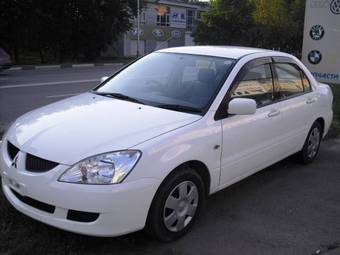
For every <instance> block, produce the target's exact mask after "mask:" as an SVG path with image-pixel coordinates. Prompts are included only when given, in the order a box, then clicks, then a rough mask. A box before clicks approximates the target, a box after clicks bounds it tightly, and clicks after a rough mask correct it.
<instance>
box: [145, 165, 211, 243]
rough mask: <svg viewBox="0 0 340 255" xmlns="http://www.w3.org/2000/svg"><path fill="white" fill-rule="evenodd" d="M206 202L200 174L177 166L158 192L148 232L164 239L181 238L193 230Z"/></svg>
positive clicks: (161, 239) (147, 225)
mask: <svg viewBox="0 0 340 255" xmlns="http://www.w3.org/2000/svg"><path fill="white" fill-rule="evenodd" d="M205 201H206V190H205V186H204V182H203V180H202V178H201V176H200V175H199V174H198V173H197V172H196V171H195V170H194V169H192V168H190V167H182V168H179V169H177V170H176V171H175V172H174V173H173V174H170V175H169V176H168V177H167V178H166V179H165V180H164V181H163V182H162V184H161V185H160V187H159V189H158V190H157V192H156V195H155V197H154V199H153V201H152V204H151V207H150V210H149V214H148V218H147V222H146V228H145V230H146V232H147V233H148V234H149V235H150V236H151V237H153V238H155V239H157V240H159V241H161V242H171V241H174V240H176V239H178V238H180V237H181V236H183V235H184V234H186V233H187V232H188V231H189V230H190V229H191V227H192V226H193V224H194V222H195V221H196V219H197V218H198V216H199V215H200V213H201V211H202V208H204V205H205Z"/></svg>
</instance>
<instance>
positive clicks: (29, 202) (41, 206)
mask: <svg viewBox="0 0 340 255" xmlns="http://www.w3.org/2000/svg"><path fill="white" fill-rule="evenodd" d="M11 191H12V193H13V194H14V195H15V196H16V197H17V199H19V200H20V201H21V202H23V203H25V204H27V205H29V206H32V207H34V208H36V209H39V210H41V211H44V212H47V213H51V214H53V213H54V210H55V206H53V205H49V204H45V203H43V202H40V201H38V200H35V199H33V198H30V197H24V196H22V195H20V194H19V193H18V192H16V191H15V190H14V189H11Z"/></svg>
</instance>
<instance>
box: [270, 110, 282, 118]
mask: <svg viewBox="0 0 340 255" xmlns="http://www.w3.org/2000/svg"><path fill="white" fill-rule="evenodd" d="M280 113H281V112H280V110H271V111H270V112H269V113H268V117H269V118H272V117H275V116H278V115H280Z"/></svg>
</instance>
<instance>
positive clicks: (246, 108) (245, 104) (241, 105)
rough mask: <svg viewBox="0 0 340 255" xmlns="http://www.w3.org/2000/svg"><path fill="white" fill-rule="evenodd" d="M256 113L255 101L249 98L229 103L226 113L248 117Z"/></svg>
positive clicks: (237, 99)
mask: <svg viewBox="0 0 340 255" xmlns="http://www.w3.org/2000/svg"><path fill="white" fill-rule="evenodd" d="M255 112H256V101H255V100H254V99H250V98H234V99H232V100H231V101H230V102H229V105H228V113H229V114H235V115H250V114H254V113H255Z"/></svg>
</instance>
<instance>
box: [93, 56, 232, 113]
mask: <svg viewBox="0 0 340 255" xmlns="http://www.w3.org/2000/svg"><path fill="white" fill-rule="evenodd" d="M234 61H235V60H234V59H227V58H220V57H212V56H201V55H189V54H178V53H160V52H155V53H152V54H149V55H147V56H145V57H143V58H141V59H140V60H138V61H136V62H135V63H133V64H132V65H130V66H128V67H127V68H125V69H124V70H122V71H121V72H119V73H118V74H117V75H115V76H113V77H112V78H111V79H109V80H107V81H106V82H104V84H102V85H100V86H99V87H98V88H96V89H95V90H94V93H97V94H101V95H104V96H111V97H114V98H119V99H122V100H128V101H133V102H137V103H138V102H139V103H143V104H148V105H152V106H156V107H161V108H166V109H172V110H177V111H183V112H192V113H198V114H199V113H202V112H203V111H204V109H206V107H207V106H209V103H210V102H211V101H212V99H213V97H214V96H215V95H216V93H217V92H218V91H219V89H220V86H221V84H222V81H223V80H224V79H225V78H226V75H227V73H228V72H229V69H230V68H231V66H232V64H233V63H234Z"/></svg>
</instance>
